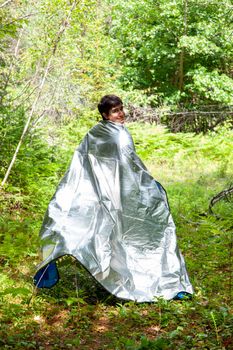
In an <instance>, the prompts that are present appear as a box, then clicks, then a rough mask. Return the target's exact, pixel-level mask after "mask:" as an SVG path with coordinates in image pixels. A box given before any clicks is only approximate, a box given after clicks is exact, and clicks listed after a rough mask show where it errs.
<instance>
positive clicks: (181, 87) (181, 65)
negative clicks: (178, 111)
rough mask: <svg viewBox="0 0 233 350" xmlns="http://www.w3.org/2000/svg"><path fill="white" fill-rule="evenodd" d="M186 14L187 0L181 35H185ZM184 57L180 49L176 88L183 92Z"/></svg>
mask: <svg viewBox="0 0 233 350" xmlns="http://www.w3.org/2000/svg"><path fill="white" fill-rule="evenodd" d="M187 13H188V0H184V17H183V26H184V30H183V35H187ZM184 56H185V50H184V48H182V49H181V53H180V62H179V73H178V77H179V78H178V88H179V90H180V91H182V90H183V86H184Z"/></svg>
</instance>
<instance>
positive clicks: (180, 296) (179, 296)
mask: <svg viewBox="0 0 233 350" xmlns="http://www.w3.org/2000/svg"><path fill="white" fill-rule="evenodd" d="M192 297H193V296H192V294H190V293H188V292H179V293H177V294H176V296H174V298H173V300H191V299H192Z"/></svg>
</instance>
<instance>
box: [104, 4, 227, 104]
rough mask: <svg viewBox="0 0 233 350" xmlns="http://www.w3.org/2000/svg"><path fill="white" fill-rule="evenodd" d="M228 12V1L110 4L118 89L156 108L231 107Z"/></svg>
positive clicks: (111, 32)
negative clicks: (140, 95)
mask: <svg viewBox="0 0 233 350" xmlns="http://www.w3.org/2000/svg"><path fill="white" fill-rule="evenodd" d="M111 3H112V2H111ZM231 9H232V5H231V3H230V2H229V1H228V0H226V1H224V2H221V4H219V2H218V1H211V2H209V1H201V2H200V1H199V2H196V1H181V0H179V1H175V2H174V1H163V0H160V1H157V2H156V3H155V2H154V1H151V0H144V1H140V3H139V2H138V1H135V0H131V1H127V3H122V2H121V1H115V2H114V4H113V5H112V17H113V21H112V25H111V28H110V34H111V36H112V38H113V43H114V45H115V47H116V52H117V55H118V57H117V59H118V61H119V63H120V65H121V67H122V74H121V81H122V85H123V86H124V87H125V88H127V89H129V90H130V91H131V90H132V89H134V90H135V89H136V90H141V91H143V92H144V93H145V94H147V95H148V96H151V95H153V96H156V97H155V98H154V99H152V100H151V99H150V100H148V103H151V104H152V105H155V106H156V105H161V104H163V103H166V104H169V105H171V104H174V105H177V104H179V103H182V104H186V105H190V104H196V105H197V104H202V103H205V104H206V103H210V101H213V102H215V103H222V104H232V91H233V90H232V76H231V68H230V66H231V53H232V41H230V40H229V38H230V37H231V36H232V11H231ZM122 13H124V16H122V15H121V14H122ZM198 67H200V68H198ZM199 73H200V74H201V76H200V77H199V79H198V74H199ZM198 82H199V83H198Z"/></svg>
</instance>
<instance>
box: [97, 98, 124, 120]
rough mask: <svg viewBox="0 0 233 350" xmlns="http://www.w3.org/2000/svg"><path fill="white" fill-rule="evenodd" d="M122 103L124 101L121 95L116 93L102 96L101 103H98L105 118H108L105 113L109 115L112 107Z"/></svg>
mask: <svg viewBox="0 0 233 350" xmlns="http://www.w3.org/2000/svg"><path fill="white" fill-rule="evenodd" d="M122 104H123V102H122V100H121V99H120V97H118V96H116V95H105V96H103V97H102V98H101V100H100V103H99V104H98V110H99V112H100V114H101V115H102V117H103V119H106V118H105V117H104V116H103V113H106V114H107V115H108V114H109V111H110V109H111V108H113V107H116V106H118V105H122Z"/></svg>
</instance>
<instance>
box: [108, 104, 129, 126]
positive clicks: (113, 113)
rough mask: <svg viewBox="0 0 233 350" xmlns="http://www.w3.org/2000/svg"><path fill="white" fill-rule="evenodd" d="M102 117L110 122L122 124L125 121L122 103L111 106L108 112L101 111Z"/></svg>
mask: <svg viewBox="0 0 233 350" xmlns="http://www.w3.org/2000/svg"><path fill="white" fill-rule="evenodd" d="M103 115H104V117H105V118H106V119H108V120H110V121H111V122H115V123H121V124H124V122H125V112H124V107H123V105H122V104H119V105H117V106H115V107H112V108H111V109H110V111H109V113H108V115H107V114H106V113H103Z"/></svg>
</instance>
